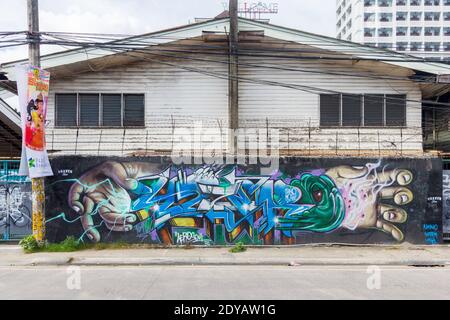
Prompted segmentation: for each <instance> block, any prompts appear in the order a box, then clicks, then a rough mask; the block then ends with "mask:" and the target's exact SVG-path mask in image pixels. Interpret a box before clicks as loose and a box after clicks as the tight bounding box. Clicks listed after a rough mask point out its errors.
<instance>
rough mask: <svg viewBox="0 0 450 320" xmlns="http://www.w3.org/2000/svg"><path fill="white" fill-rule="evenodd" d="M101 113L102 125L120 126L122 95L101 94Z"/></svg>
mask: <svg viewBox="0 0 450 320" xmlns="http://www.w3.org/2000/svg"><path fill="white" fill-rule="evenodd" d="M102 115H103V123H102V125H103V126H104V127H121V126H122V95H120V94H103V95H102Z"/></svg>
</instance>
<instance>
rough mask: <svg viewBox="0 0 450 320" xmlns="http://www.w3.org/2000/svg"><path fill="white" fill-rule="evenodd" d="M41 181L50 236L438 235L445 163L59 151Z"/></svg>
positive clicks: (296, 238)
mask: <svg viewBox="0 0 450 320" xmlns="http://www.w3.org/2000/svg"><path fill="white" fill-rule="evenodd" d="M52 167H53V169H54V172H56V173H57V174H56V176H55V177H52V178H50V179H48V181H47V188H48V191H47V236H48V238H49V240H50V241H61V240H63V239H64V238H66V237H67V236H76V237H78V238H79V239H80V240H81V241H88V242H89V241H94V242H98V241H105V242H113V241H126V242H130V243H151V244H165V245H186V244H191V245H231V244H235V243H238V242H244V243H246V244H253V245H294V244H306V243H356V244H377V243H400V242H403V241H407V242H410V243H414V244H437V243H441V242H442V183H440V181H442V163H441V161H440V160H434V159H433V160H423V159H402V160H398V159H396V160H391V159H381V160H367V159H338V158H336V159H304V158H283V159H279V168H277V169H276V170H268V168H267V167H265V166H263V165H182V166H177V165H174V164H172V163H171V162H170V159H168V158H161V157H154V158H138V159H137V158H102V157H89V158H81V157H61V158H56V159H53V160H52Z"/></svg>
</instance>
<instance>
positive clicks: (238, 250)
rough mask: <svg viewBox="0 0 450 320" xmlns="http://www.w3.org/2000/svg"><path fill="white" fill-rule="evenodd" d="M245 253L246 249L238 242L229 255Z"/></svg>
mask: <svg viewBox="0 0 450 320" xmlns="http://www.w3.org/2000/svg"><path fill="white" fill-rule="evenodd" d="M245 251H247V248H246V247H245V245H244V243H243V242H238V243H236V245H235V246H234V247H233V248H231V249H230V252H231V253H241V252H245Z"/></svg>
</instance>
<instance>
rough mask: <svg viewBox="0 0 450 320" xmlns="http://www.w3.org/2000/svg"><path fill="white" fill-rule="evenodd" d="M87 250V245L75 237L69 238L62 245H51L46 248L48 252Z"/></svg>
mask: <svg viewBox="0 0 450 320" xmlns="http://www.w3.org/2000/svg"><path fill="white" fill-rule="evenodd" d="M83 249H86V245H85V244H84V243H82V242H80V241H78V240H77V239H75V238H74V237H67V238H66V239H65V240H64V241H63V242H61V243H50V244H47V245H46V246H45V251H47V252H74V251H79V250H83Z"/></svg>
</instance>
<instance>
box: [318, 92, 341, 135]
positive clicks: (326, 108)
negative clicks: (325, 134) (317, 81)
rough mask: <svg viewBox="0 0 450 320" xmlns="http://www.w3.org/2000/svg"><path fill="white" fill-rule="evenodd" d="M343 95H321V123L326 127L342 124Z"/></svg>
mask: <svg viewBox="0 0 450 320" xmlns="http://www.w3.org/2000/svg"><path fill="white" fill-rule="evenodd" d="M340 109H341V96H340V95H339V94H323V95H321V96H320V125H321V126H324V127H332V126H339V125H340V124H341V115H340V114H341V111H340Z"/></svg>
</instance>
